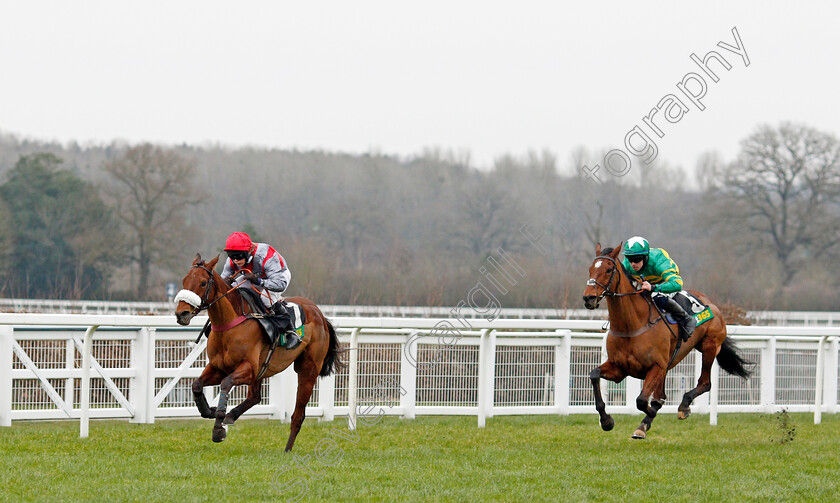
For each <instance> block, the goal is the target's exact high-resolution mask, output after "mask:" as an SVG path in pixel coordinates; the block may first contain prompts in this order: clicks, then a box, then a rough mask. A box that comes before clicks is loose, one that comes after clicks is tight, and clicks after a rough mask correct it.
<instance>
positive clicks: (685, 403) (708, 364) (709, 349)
mask: <svg viewBox="0 0 840 503" xmlns="http://www.w3.org/2000/svg"><path fill="white" fill-rule="evenodd" d="M710 340H711V338H710V337H706V338H705V339H704V340H703V346H702V349H701V352H702V354H703V365H702V367H701V369H700V379H698V380H697V386H696V387H695V388H694V389H692V390H688V391H686V392H685V395H683V399H682V402H681V403H680V406H679V407H678V408H677V417H678V418H679V419H685V418H687V417H688V416H690V415H691V403H692V402H693V401H694V399H695V398H697V397H698V396H700V395H702V394H703V393H706V392H707V391H709V390H711V389H712V364H713V363H714V362H715V356H717V346H716V345H715V344H714V342H711V341H710Z"/></svg>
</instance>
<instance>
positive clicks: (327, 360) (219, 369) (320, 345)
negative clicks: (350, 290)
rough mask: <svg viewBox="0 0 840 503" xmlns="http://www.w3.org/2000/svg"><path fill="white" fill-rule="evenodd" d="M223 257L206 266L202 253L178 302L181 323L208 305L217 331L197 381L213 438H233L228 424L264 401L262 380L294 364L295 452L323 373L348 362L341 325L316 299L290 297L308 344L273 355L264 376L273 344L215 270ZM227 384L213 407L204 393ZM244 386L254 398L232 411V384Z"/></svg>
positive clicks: (197, 392) (289, 445)
mask: <svg viewBox="0 0 840 503" xmlns="http://www.w3.org/2000/svg"><path fill="white" fill-rule="evenodd" d="M218 260H219V257H218V256H216V258H214V259H213V260H211V261H209V262H207V263H206V264H205V263H204V261H203V260H202V259H201V255H196V256H195V260H194V261H193V264H192V267H191V268H190V271H189V272H188V273H187V275H186V276H185V277H184V281H183V286H184V289H183V290H181V291H180V292H179V293H178V295H177V296H176V298H175V300H178V305H177V307H176V308H175V316H176V317H177V319H178V323H179V324H181V325H189V323H190V320H192V318H193V317H194V316H195V315H196V314H198V313H199V312H201V311H202V310H204V309H206V310H207V314H208V315H209V317H210V323H211V328H212V330H211V331H210V334H209V335H208V336H207V359H208V364H207V367H205V368H204V371H203V372H202V373H201V376H200V377H199V378H198V379H196V380H195V382H194V383H193V386H192V388H193V396H194V398H195V403H196V405H197V406H198V411H199V412H200V413H201V417H204V418H208V419H213V418H215V419H216V424H215V426H214V427H213V441H214V442H221V441H222V440H224V439H225V437H226V436H227V427H228V426H229V425H232V424H233V423H234V422H235V421H236V420H237V419H239V416H241V415H242V413H243V412H245V411H246V410H248V409H250V408H251V407H253V406H254V405H256V404H257V403H259V402H260V399H261V395H260V390H261V384H262V380H263V379H265V378H267V377H271V376H273V375H274V374H278V373H280V372H282V371H283V370H285V369H286V368H287V367H288V366H289V365H291V364H292V362H294V364H295V367H294V368H295V372H297V374H298V385H297V400H296V403H295V411H294V413H293V414H292V425H291V431H290V432H289V440H288V442H287V443H286V451H287V452H288V451H290V450H292V447H293V446H294V444H295V437H297V434H298V432H299V431H300V427H301V425H302V424H303V419H304V417H305V409H306V404H307V403H309V399H310V398H311V396H312V388H313V387H314V386H315V381H316V380H317V379H318V376H319V375H321V376H328V375H330V374H331V373H333V372H335V371H336V370H339V369H340V368H341V366H342V362H341V361H340V358H339V354H340V350H339V349H338V338H337V337H336V334H335V328H333V326H332V324H331V323H330V322H329V321H328V320H327V319H326V318H325V317H324V315H323V314H322V313H321V310H320V309H318V306H316V305H315V304H314V303H313V302H312V301H311V300H309V299H305V298H303V297H291V298H289V299H288V300H289V301H291V302H294V303H295V304H298V305H299V306H300V308H301V309H303V311H304V313H305V316H306V324H305V325H304V327H303V333H304V337H303V342H301V344H300V345H299V346H298V347H296V348H295V349H293V350H286V349H283V348H282V347H279V348H278V349H277V350H276V351H275V352H274V353H273V355H272V356H271V360H270V362H269V365H268V367H267V368H266V369H265V371H264V372H263V374H262V375H260V376H259V378H257V377H258V374H259V373H260V369H261V367H262V365H263V362H264V361H265V360H266V357H267V356H268V354H269V349H270V348H269V343H268V341H267V338H266V337H265V336H264V335H263V330H262V327H260V324H259V322H257V321H256V320H254V319H244V318H243V317H242V315H243V314H244V313H243V312H242V311H243V308H242V306H243V303H242V302H240V301H239V300H240V297H239V294H238V293H237V292H236V290H230V289H229V288H228V286H227V283H225V281H224V280H223V279H222V277H221V276H220V275H219V274H218V273H217V272H215V271H214V270H213V269H214V268H215V267H216V263H217V262H218ZM217 384H221V390H220V392H219V404H218V406H216V407H210V406H209V405H208V403H207V398H206V397H205V396H204V391H203V390H204V387H205V386H215V385H217ZM240 384H244V385H246V386H248V396H247V398H246V399H245V401H243V402H242V403H241V404H239V406H237V407H235V408H234V409H233V410H231V411H230V412H226V409H227V401H228V395H229V394H230V390H231V388H233V387H234V386H237V385H240Z"/></svg>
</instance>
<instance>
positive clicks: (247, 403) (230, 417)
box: [222, 379, 262, 425]
mask: <svg viewBox="0 0 840 503" xmlns="http://www.w3.org/2000/svg"><path fill="white" fill-rule="evenodd" d="M260 400H262V379H260V380H259V381H254V382H252V383H251V384H250V385H249V386H248V397H247V398H246V399H245V400H244V401H243V402H242V403H240V404H239V405H237V406H236V407H234V408H233V410H232V411H230V412H228V413H227V415H226V416H225V420H224V422H223V423H222V424H226V425H231V424H233V423H235V422H236V420H237V419H239V416H241V415H242V414H243V413H244V412H245V411H247V410H248V409H250V408H251V407H253V406H254V405H256V404H258V403H260Z"/></svg>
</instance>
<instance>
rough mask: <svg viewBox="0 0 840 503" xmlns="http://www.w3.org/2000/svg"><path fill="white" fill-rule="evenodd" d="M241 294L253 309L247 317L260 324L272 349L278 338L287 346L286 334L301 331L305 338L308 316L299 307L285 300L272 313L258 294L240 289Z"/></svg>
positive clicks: (300, 333) (276, 305)
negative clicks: (304, 327)
mask: <svg viewBox="0 0 840 503" xmlns="http://www.w3.org/2000/svg"><path fill="white" fill-rule="evenodd" d="M239 294H240V295H241V296H242V299H243V300H244V301H245V302H247V303H248V305H249V306H250V307H251V313H250V314H246V315H245V317H246V318H253V319H255V320H257V321H258V322H260V325H261V326H262V328H263V333H265V335H266V337H268V342H269V344H271V346H272V347H275V346H276V345H277V342H278V341H277V338H278V337H279V338H280V341H279V344H280V345H285V343H286V340H285V339H286V337H285V335H286V332H290V331H294V330H300V332H299V334H298V335H300V336H301V338H303V333H302V332H303V329H302V327H303V326H304V325H305V324H306V314H304V311H303V309H301V308H300V306H299V305H297V304H295V303H294V302H289V301H287V300H283V301H281V302H278V303H277V304H274V306H273V308H274V310H273V311H272V310H268V309H266V308H265V305H264V304H263V303H262V300H260V297H259V295H258V294H257V293H256V292H254V291H252V290H250V289H247V288H240V289H239ZM277 311H279V312H277Z"/></svg>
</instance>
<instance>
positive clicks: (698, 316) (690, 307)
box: [660, 290, 715, 326]
mask: <svg viewBox="0 0 840 503" xmlns="http://www.w3.org/2000/svg"><path fill="white" fill-rule="evenodd" d="M660 295H662V294H660ZM665 295H668V296H669V297H671V298H672V299H674V300H675V301H677V304H679V305H680V306H681V307H682V308H683V309H685V312H687V313H688V314H691V315H693V316H694V319H695V320H697V326H700V325H702V324H703V323H706V322H707V321H709V320H711V319H712V318H714V317H715V315H714V313H712V308H710V307H709V306H707V305H705V304H703V303H702V302H700V299H698V298H697V297H695V296H694V295H692V294H691V292H688V291H687V290H680V291H679V292H674V293H671V294H665ZM664 314H665V319H666V320H667V321H668V323H671V324H674V323H676V320H674V318H673V317H672V316H671V314H670V313H664Z"/></svg>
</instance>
